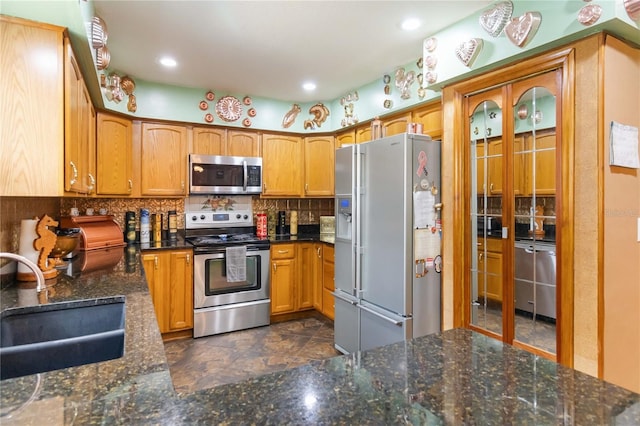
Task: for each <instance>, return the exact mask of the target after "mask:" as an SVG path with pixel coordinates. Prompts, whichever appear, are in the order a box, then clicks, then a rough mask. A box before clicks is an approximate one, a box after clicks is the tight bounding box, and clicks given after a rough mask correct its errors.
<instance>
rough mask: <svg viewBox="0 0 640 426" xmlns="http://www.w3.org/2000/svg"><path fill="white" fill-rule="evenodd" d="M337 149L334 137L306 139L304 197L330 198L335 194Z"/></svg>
mask: <svg viewBox="0 0 640 426" xmlns="http://www.w3.org/2000/svg"><path fill="white" fill-rule="evenodd" d="M334 169H335V148H334V138H333V136H311V137H307V138H305V139H304V196H305V197H330V196H333V192H334Z"/></svg>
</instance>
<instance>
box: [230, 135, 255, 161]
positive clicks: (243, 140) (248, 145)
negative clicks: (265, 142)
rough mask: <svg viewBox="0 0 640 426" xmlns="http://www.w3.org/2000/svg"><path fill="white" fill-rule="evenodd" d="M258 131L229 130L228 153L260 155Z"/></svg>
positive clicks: (243, 155)
mask: <svg viewBox="0 0 640 426" xmlns="http://www.w3.org/2000/svg"><path fill="white" fill-rule="evenodd" d="M260 136H261V135H260V134H259V133H256V132H243V131H240V130H229V131H228V132H227V154H226V155H236V156H240V157H260V139H261V137H260Z"/></svg>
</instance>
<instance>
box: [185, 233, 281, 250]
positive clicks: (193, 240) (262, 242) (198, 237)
mask: <svg viewBox="0 0 640 426" xmlns="http://www.w3.org/2000/svg"><path fill="white" fill-rule="evenodd" d="M185 240H186V241H187V242H188V243H189V244H191V245H193V246H194V248H195V249H196V251H199V252H202V251H206V250H208V249H211V250H215V249H221V248H224V247H229V246H239V245H246V246H247V249H249V250H256V249H268V248H269V246H270V243H269V240H268V239H267V238H258V236H257V235H256V234H255V229H254V228H253V227H244V228H210V229H197V230H186V235H185Z"/></svg>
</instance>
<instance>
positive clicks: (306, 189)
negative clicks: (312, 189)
mask: <svg viewBox="0 0 640 426" xmlns="http://www.w3.org/2000/svg"><path fill="white" fill-rule="evenodd" d="M304 192H305V194H306V193H307V192H309V184H308V183H305V184H304Z"/></svg>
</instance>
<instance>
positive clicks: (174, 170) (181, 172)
mask: <svg viewBox="0 0 640 426" xmlns="http://www.w3.org/2000/svg"><path fill="white" fill-rule="evenodd" d="M141 142H142V143H141V165H140V170H141V191H140V192H141V194H142V195H156V196H184V195H186V189H187V185H186V169H187V129H186V128H185V127H182V126H170V125H167V124H154V123H142V141H141Z"/></svg>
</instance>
